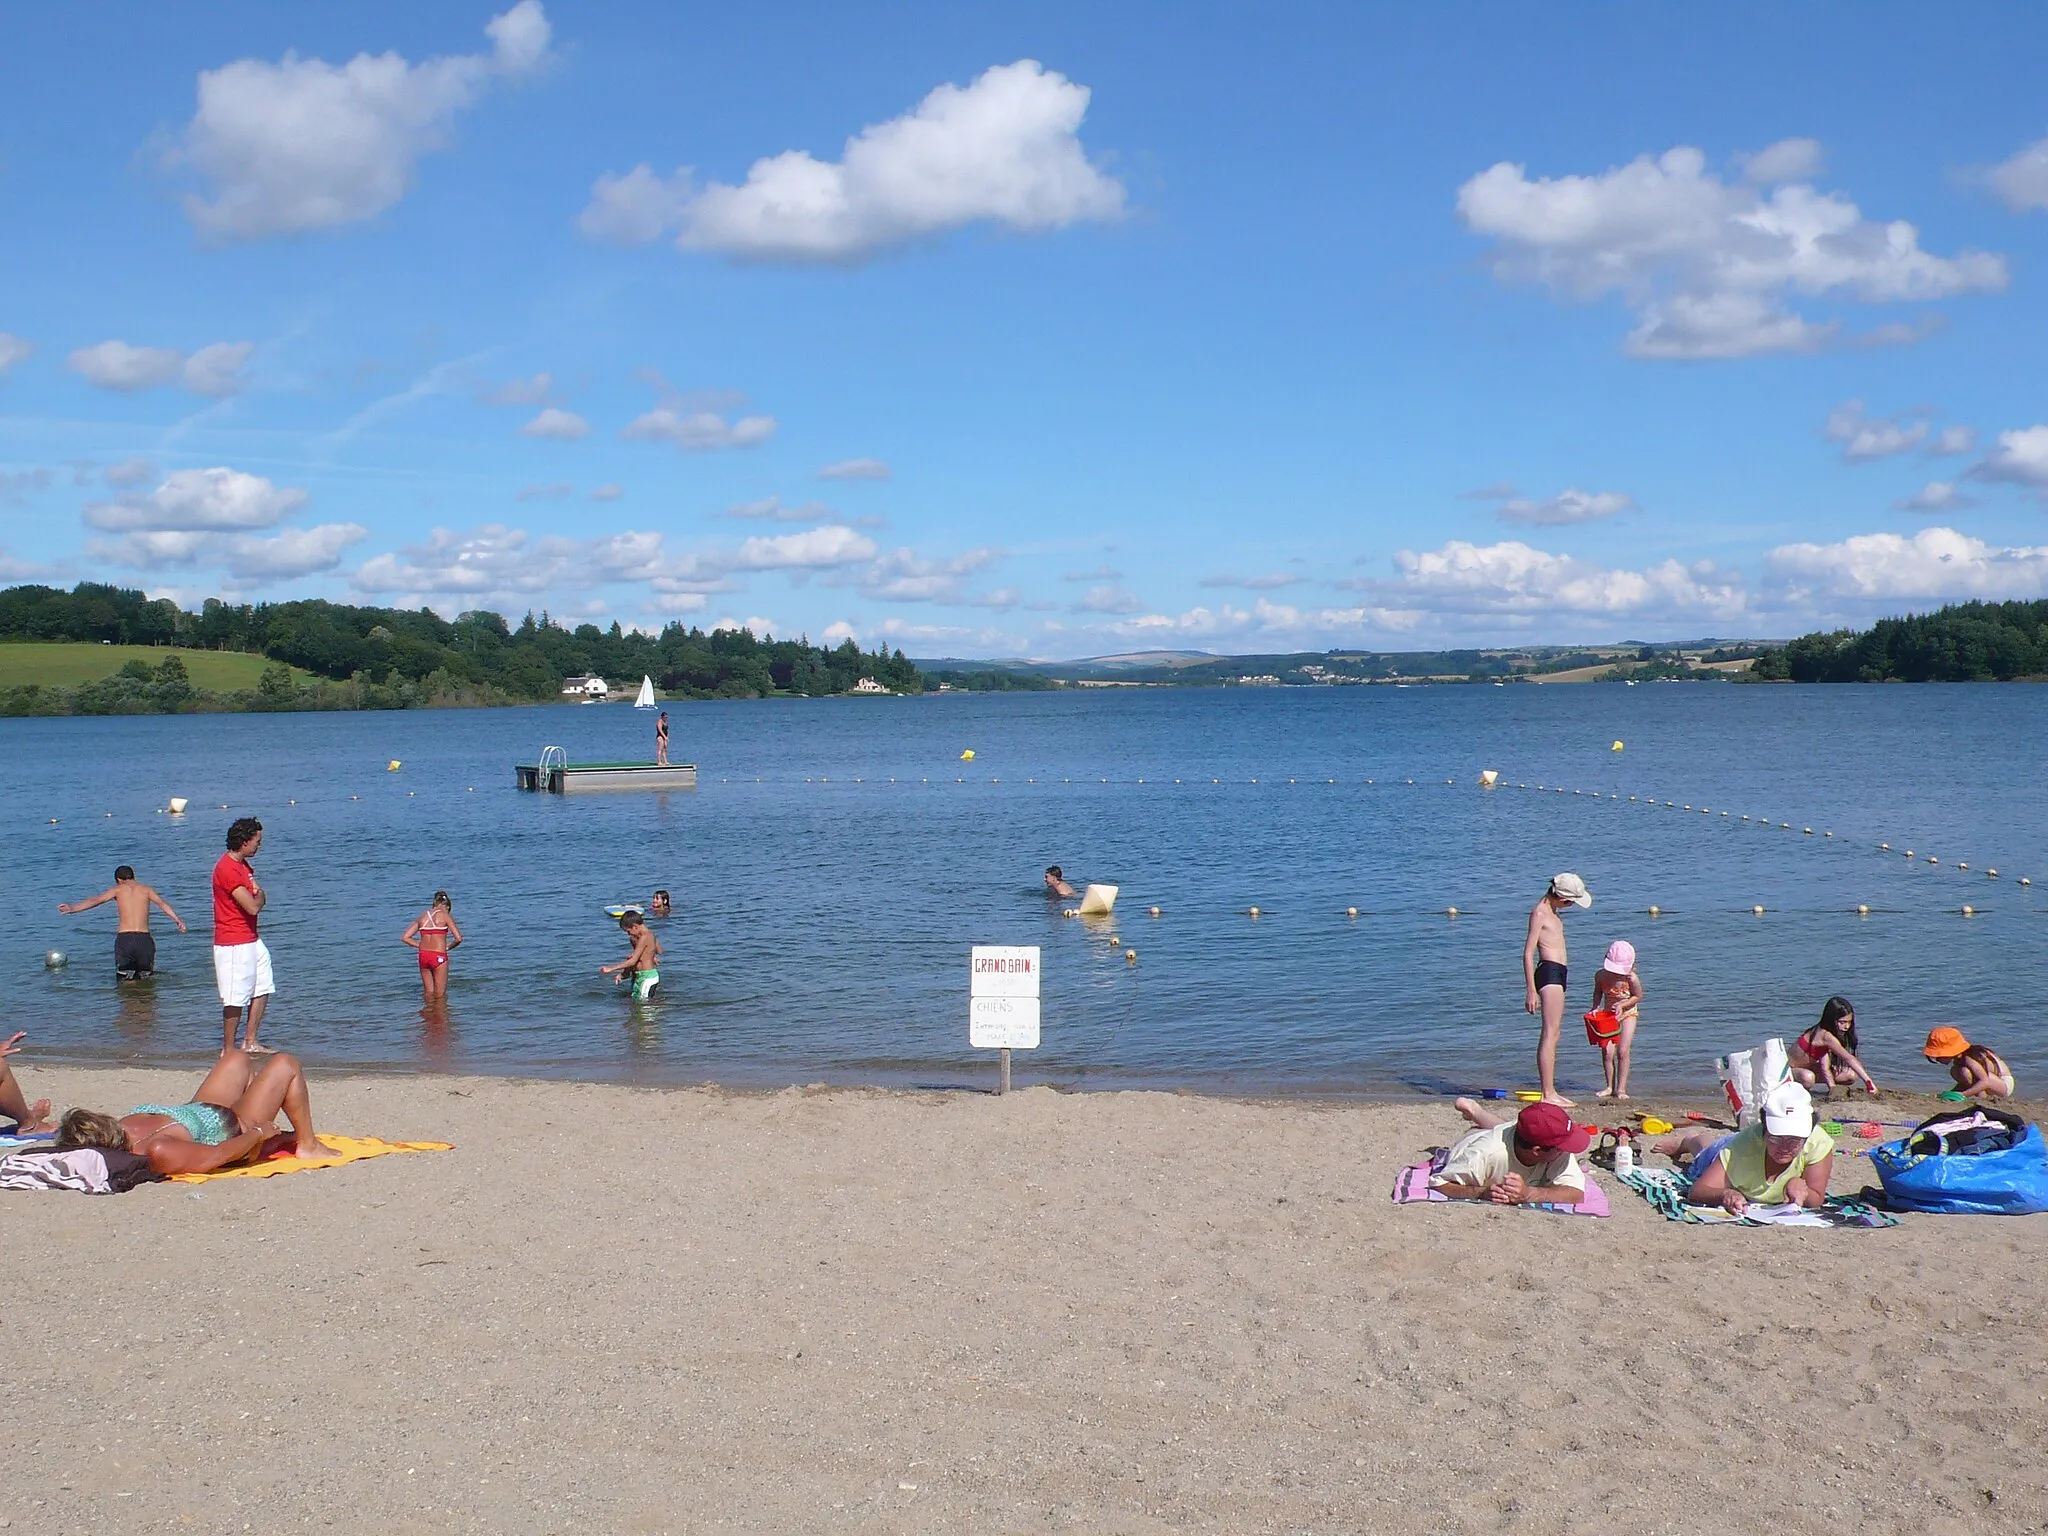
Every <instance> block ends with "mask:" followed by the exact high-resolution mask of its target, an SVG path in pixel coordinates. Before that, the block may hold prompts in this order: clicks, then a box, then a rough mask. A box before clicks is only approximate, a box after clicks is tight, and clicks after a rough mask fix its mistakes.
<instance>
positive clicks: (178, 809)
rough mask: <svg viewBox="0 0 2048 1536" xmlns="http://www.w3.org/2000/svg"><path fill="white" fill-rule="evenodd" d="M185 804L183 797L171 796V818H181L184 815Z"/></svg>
mask: <svg viewBox="0 0 2048 1536" xmlns="http://www.w3.org/2000/svg"><path fill="white" fill-rule="evenodd" d="M186 804H187V801H186V799H185V797H184V796H183V795H173V796H171V814H172V815H173V816H182V815H184V814H185V806H186Z"/></svg>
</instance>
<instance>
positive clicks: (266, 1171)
mask: <svg viewBox="0 0 2048 1536" xmlns="http://www.w3.org/2000/svg"><path fill="white" fill-rule="evenodd" d="M320 1143H321V1145H322V1146H325V1147H327V1148H328V1149H329V1150H330V1152H331V1154H332V1155H331V1156H328V1157H271V1158H265V1159H264V1160H263V1161H262V1162H260V1163H237V1164H236V1165H235V1166H234V1167H232V1168H216V1169H215V1170H214V1171H213V1172H212V1173H174V1174H172V1175H171V1178H170V1182H171V1183H173V1184H204V1183H205V1182H206V1181H207V1180H208V1179H268V1178H273V1177H275V1176H276V1175H278V1174H280V1173H305V1172H307V1171H309V1170H311V1169H314V1168H339V1167H340V1166H341V1165H342V1164H343V1163H359V1162H361V1161H362V1160H363V1159H364V1158H366V1157H383V1156H385V1155H387V1154H388V1153H392V1152H453V1151H454V1150H455V1143H454V1142H452V1141H386V1140H384V1139H383V1138H382V1137H380V1136H336V1135H333V1134H331V1133H330V1132H327V1131H322V1132H321V1133H320Z"/></svg>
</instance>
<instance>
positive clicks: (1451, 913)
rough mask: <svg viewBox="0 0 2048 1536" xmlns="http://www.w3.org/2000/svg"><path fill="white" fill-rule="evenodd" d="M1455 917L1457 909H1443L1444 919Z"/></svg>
mask: <svg viewBox="0 0 2048 1536" xmlns="http://www.w3.org/2000/svg"><path fill="white" fill-rule="evenodd" d="M1457 915H1458V909H1457V908H1456V907H1445V908H1444V916H1445V917H1456V916H1457Z"/></svg>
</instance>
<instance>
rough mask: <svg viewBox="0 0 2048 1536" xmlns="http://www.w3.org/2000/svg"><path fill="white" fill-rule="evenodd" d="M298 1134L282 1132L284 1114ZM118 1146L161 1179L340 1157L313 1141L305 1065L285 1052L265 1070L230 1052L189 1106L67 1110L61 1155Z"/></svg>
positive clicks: (59, 1130) (245, 1055)
mask: <svg viewBox="0 0 2048 1536" xmlns="http://www.w3.org/2000/svg"><path fill="white" fill-rule="evenodd" d="M280 1110H282V1111H283V1112H284V1114H285V1117H286V1119H288V1120H289V1121H290V1122H291V1130H290V1131H289V1132H288V1133H281V1132H280V1131H279V1130H278V1129H277V1125H276V1123H275V1122H276V1119H277V1115H278V1111H280ZM73 1147H111V1148H113V1149H114V1150H116V1151H123V1152H139V1153H141V1154H142V1155H143V1156H144V1157H147V1158H148V1159H149V1166H150V1167H151V1168H152V1169H154V1170H155V1171H156V1172H158V1173H162V1174H172V1173H211V1172H213V1171H214V1170H215V1169H216V1168H226V1167H229V1166H230V1165H232V1164H234V1163H239V1162H244V1161H248V1160H250V1159H253V1158H257V1157H261V1156H264V1155H267V1154H269V1153H273V1152H278V1151H284V1150H289V1151H290V1153H291V1155H292V1156H294V1157H331V1156H333V1155H334V1154H333V1153H331V1152H329V1151H328V1150H327V1148H325V1147H323V1146H322V1145H321V1144H320V1138H319V1137H318V1136H316V1135H314V1134H313V1106H312V1101H311V1100H310V1099H309V1098H308V1096H307V1092H306V1074H305V1072H304V1070H303V1069H302V1068H301V1067H300V1066H299V1063H298V1059H297V1058H296V1057H294V1056H289V1055H286V1054H285V1053H284V1052H282V1051H280V1052H278V1053H277V1054H275V1055H273V1056H269V1057H266V1058H265V1060H264V1062H263V1065H262V1067H261V1068H260V1069H259V1068H258V1067H257V1066H256V1064H255V1059H254V1058H253V1057H251V1056H250V1055H249V1053H248V1052H247V1051H240V1050H231V1051H223V1052H222V1053H221V1057H220V1060H219V1061H217V1062H215V1063H214V1066H213V1070H212V1071H210V1072H208V1073H207V1074H206V1076H205V1077H204V1078H203V1079H201V1081H200V1084H199V1087H198V1088H197V1089H196V1090H195V1091H194V1092H193V1094H192V1098H191V1101H190V1102H189V1103H185V1104H138V1105H136V1106H135V1108H133V1109H131V1110H129V1111H128V1113H127V1114H125V1115H122V1116H120V1117H119V1118H116V1117H115V1116H113V1115H103V1114H100V1113H99V1112H97V1111H96V1110H90V1109H74V1110H70V1111H68V1112H67V1113H66V1114H65V1116H64V1118H63V1120H62V1121H60V1122H59V1123H58V1126H57V1150H58V1151H60V1152H67V1151H69V1150H71V1149H72V1148H73Z"/></svg>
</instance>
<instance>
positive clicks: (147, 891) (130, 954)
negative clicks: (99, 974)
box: [57, 864, 185, 981]
mask: <svg viewBox="0 0 2048 1536" xmlns="http://www.w3.org/2000/svg"><path fill="white" fill-rule="evenodd" d="M105 901H111V902H112V903H113V904H114V911H115V912H116V913H117V914H119V915H118V917H117V918H116V920H115V923H114V975H115V976H116V977H117V978H118V979H120V980H122V981H146V980H148V979H149V978H150V977H152V976H154V975H155V974H156V939H155V937H154V936H153V935H152V934H151V933H150V931H149V909H150V908H151V907H162V908H163V911H164V916H165V917H168V918H169V919H170V920H171V921H172V922H174V923H176V924H177V925H178V932H180V933H183V932H184V931H185V919H183V918H182V917H180V916H178V914H177V913H175V912H173V911H172V910H171V904H170V903H169V902H168V901H165V900H164V899H163V897H161V896H159V895H157V893H156V892H155V891H154V890H153V889H151V888H150V887H149V886H146V885H144V884H143V883H142V882H141V881H140V880H138V879H136V878H135V871H134V869H133V868H131V867H130V866H129V865H126V864H123V865H122V866H121V867H120V868H119V869H117V870H115V871H114V883H113V885H112V887H111V888H109V889H107V890H104V891H101V892H100V893H99V895H97V896H95V897H93V898H92V899H91V900H89V901H69V902H66V901H60V902H58V903H57V910H58V911H59V912H62V913H64V914H65V915H66V916H69V915H70V914H71V913H73V912H90V911H91V910H92V909H93V908H94V907H96V906H98V905H99V904H100V903H101V902H105Z"/></svg>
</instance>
